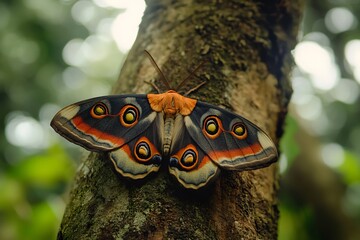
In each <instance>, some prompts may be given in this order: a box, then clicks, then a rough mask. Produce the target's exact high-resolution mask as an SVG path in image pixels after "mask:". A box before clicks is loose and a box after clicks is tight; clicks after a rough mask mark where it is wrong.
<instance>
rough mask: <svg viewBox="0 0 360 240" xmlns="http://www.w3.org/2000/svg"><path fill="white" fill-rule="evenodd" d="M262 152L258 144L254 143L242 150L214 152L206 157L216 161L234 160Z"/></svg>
mask: <svg viewBox="0 0 360 240" xmlns="http://www.w3.org/2000/svg"><path fill="white" fill-rule="evenodd" d="M262 151H263V148H262V147H261V145H260V144H259V143H254V144H253V145H249V146H247V147H244V148H239V149H232V150H226V151H216V152H209V153H208V155H209V156H210V158H211V159H213V160H215V161H216V160H217V159H219V160H220V159H224V158H226V159H235V158H239V157H246V156H251V155H256V154H259V153H261V152H262Z"/></svg>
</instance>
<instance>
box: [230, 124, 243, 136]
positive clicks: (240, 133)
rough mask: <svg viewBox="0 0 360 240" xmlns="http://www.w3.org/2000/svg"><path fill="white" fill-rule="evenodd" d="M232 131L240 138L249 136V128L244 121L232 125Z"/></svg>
mask: <svg viewBox="0 0 360 240" xmlns="http://www.w3.org/2000/svg"><path fill="white" fill-rule="evenodd" d="M231 133H232V135H233V136H234V137H236V138H238V139H244V138H246V137H247V129H246V127H245V125H244V124H243V123H235V124H234V125H233V127H232V130H231Z"/></svg>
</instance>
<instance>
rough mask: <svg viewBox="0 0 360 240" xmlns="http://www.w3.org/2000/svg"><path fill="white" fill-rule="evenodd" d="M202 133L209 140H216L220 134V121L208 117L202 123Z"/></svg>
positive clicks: (216, 118)
mask: <svg viewBox="0 0 360 240" xmlns="http://www.w3.org/2000/svg"><path fill="white" fill-rule="evenodd" d="M202 131H203V133H204V134H205V135H206V136H207V137H209V138H211V139H215V138H217V137H218V136H219V135H220V133H221V132H222V125H221V120H220V118H218V117H217V116H208V117H207V118H205V120H204V123H203V129H202Z"/></svg>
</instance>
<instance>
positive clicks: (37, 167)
mask: <svg viewBox="0 0 360 240" xmlns="http://www.w3.org/2000/svg"><path fill="white" fill-rule="evenodd" d="M74 171H75V165H74V163H73V161H72V159H70V158H69V156H68V155H67V154H66V151H65V150H64V149H63V148H62V147H61V146H60V145H54V146H51V147H50V148H49V149H47V150H45V151H43V152H41V153H38V154H35V155H31V156H28V157H26V158H24V159H21V161H20V162H19V163H18V164H17V165H14V166H10V167H9V169H8V171H7V172H6V173H5V175H2V176H1V177H0V189H1V192H0V193H1V194H0V239H55V234H56V231H57V228H58V224H59V220H60V218H61V215H62V212H63V210H64V202H63V199H62V198H61V197H60V196H59V194H61V193H62V192H63V191H64V190H65V189H66V188H67V183H68V182H69V181H70V180H71V179H72V177H73V174H74Z"/></svg>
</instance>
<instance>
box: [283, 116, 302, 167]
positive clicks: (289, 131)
mask: <svg viewBox="0 0 360 240" xmlns="http://www.w3.org/2000/svg"><path fill="white" fill-rule="evenodd" d="M297 132H298V124H297V122H296V120H295V119H294V118H293V117H292V116H291V115H288V116H287V117H286V120H285V131H284V134H283V136H282V137H281V140H280V151H281V153H282V154H285V156H286V161H287V162H288V165H291V163H292V162H293V161H294V159H295V158H296V156H297V155H298V154H299V151H300V150H299V147H298V144H297V142H296V140H295V139H296V133H297Z"/></svg>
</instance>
